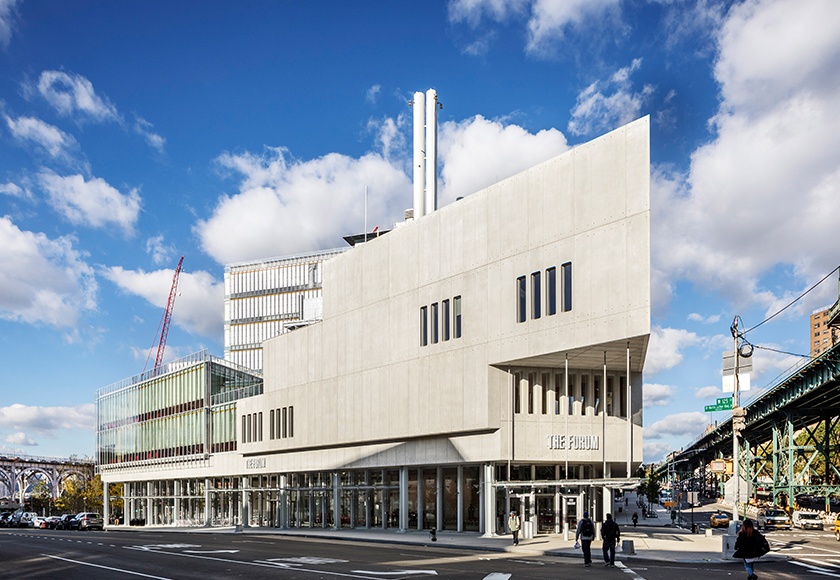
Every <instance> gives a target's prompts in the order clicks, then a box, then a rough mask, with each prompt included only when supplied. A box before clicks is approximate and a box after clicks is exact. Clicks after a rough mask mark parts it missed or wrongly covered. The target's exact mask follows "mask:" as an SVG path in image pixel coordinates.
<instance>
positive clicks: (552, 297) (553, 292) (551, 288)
mask: <svg viewBox="0 0 840 580" xmlns="http://www.w3.org/2000/svg"><path fill="white" fill-rule="evenodd" d="M545 293H546V296H545V314H546V316H552V315H554V314H557V268H555V267H554V266H552V267H551V268H549V269H547V270H546V271H545Z"/></svg>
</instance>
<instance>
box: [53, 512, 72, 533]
mask: <svg viewBox="0 0 840 580" xmlns="http://www.w3.org/2000/svg"><path fill="white" fill-rule="evenodd" d="M75 517H76V516H74V515H73V514H64V515H63V516H58V521H57V522H56V523H55V529H56V530H72V529H73V525H72V522H73V518H75Z"/></svg>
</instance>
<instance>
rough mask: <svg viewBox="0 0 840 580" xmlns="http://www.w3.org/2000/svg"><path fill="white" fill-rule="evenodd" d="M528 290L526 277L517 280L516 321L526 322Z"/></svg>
mask: <svg viewBox="0 0 840 580" xmlns="http://www.w3.org/2000/svg"><path fill="white" fill-rule="evenodd" d="M526 298H527V290H526V288H525V276H520V277H519V278H517V279H516V300H517V302H516V321H517V322H525V318H526V314H527V310H526V308H525V303H526V301H527V300H526Z"/></svg>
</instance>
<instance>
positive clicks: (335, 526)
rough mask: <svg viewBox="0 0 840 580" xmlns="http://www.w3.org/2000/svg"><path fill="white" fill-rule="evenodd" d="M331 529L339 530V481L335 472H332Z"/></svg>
mask: <svg viewBox="0 0 840 580" xmlns="http://www.w3.org/2000/svg"><path fill="white" fill-rule="evenodd" d="M332 479H333V482H332V484H333V529H334V530H338V529H340V528H341V480H340V478H339V474H338V472H337V471H333V474H332Z"/></svg>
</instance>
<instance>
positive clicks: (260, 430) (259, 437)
mask: <svg viewBox="0 0 840 580" xmlns="http://www.w3.org/2000/svg"><path fill="white" fill-rule="evenodd" d="M257 423H258V424H259V426H258V427H257V441H262V439H263V427H262V411H260V412H259V414H258V415H257Z"/></svg>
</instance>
